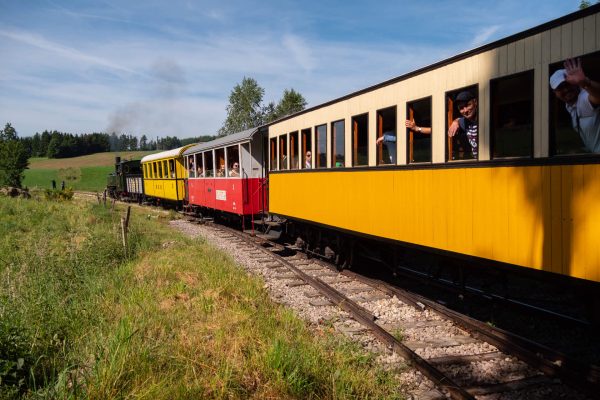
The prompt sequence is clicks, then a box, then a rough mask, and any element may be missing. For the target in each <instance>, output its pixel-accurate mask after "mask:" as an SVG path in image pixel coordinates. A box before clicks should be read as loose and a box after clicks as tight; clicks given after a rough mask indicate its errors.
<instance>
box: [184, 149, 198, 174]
mask: <svg viewBox="0 0 600 400" xmlns="http://www.w3.org/2000/svg"><path fill="white" fill-rule="evenodd" d="M195 158H196V156H195V155H191V156H188V157H186V158H185V162H186V169H187V171H188V177H190V178H195V177H196V161H195Z"/></svg>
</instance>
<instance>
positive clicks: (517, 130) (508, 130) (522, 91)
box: [490, 71, 533, 158]
mask: <svg viewBox="0 0 600 400" xmlns="http://www.w3.org/2000/svg"><path fill="white" fill-rule="evenodd" d="M490 88H491V116H490V118H491V119H490V127H491V132H490V134H491V139H492V158H502V157H532V156H533V71H527V72H523V73H520V74H517V75H512V76H508V77H502V78H498V79H494V80H492V81H491V82H490Z"/></svg>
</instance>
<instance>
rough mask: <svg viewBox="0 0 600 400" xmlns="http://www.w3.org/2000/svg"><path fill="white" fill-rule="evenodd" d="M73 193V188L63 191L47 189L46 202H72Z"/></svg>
mask: <svg viewBox="0 0 600 400" xmlns="http://www.w3.org/2000/svg"><path fill="white" fill-rule="evenodd" d="M73 193H74V192H73V189H71V188H65V189H63V190H59V189H46V190H45V192H44V197H45V198H46V200H71V199H73Z"/></svg>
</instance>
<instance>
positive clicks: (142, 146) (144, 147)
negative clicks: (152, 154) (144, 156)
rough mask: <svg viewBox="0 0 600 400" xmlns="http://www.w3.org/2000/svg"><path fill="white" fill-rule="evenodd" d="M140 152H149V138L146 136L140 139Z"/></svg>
mask: <svg viewBox="0 0 600 400" xmlns="http://www.w3.org/2000/svg"><path fill="white" fill-rule="evenodd" d="M140 150H148V138H147V137H146V135H142V137H141V138H140Z"/></svg>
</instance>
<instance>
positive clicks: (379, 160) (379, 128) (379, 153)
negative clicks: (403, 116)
mask: <svg viewBox="0 0 600 400" xmlns="http://www.w3.org/2000/svg"><path fill="white" fill-rule="evenodd" d="M391 110H394V117H395V119H396V121H395V122H394V124H393V125H394V132H395V133H396V160H395V162H389V163H387V162H383V142H381V143H379V144H378V145H376V146H377V147H376V152H375V154H376V160H375V165H377V166H386V165H397V164H398V105H397V104H395V105H393V106H389V107H384V108H380V109H378V110H377V111H375V118H376V123H375V126H376V132H377V139H379V138H380V137H382V136H383V134H384V132H385V131H384V129H383V127H384V125H385V124H384V121H383V113H384V112H387V111H391Z"/></svg>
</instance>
